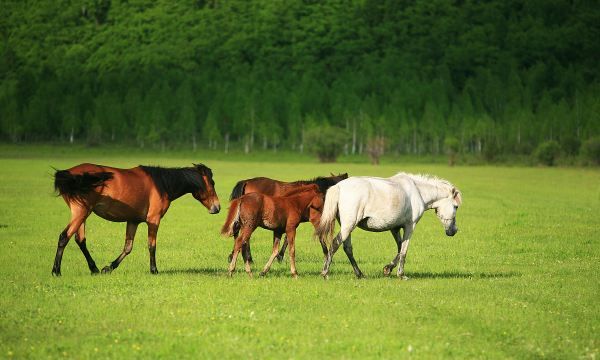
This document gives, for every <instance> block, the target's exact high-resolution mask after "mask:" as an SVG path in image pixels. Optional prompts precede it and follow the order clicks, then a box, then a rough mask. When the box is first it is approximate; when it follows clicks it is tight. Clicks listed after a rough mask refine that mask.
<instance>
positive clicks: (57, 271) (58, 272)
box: [52, 269, 61, 277]
mask: <svg viewBox="0 0 600 360" xmlns="http://www.w3.org/2000/svg"><path fill="white" fill-rule="evenodd" d="M52 276H56V277H59V276H61V274H60V270H54V269H52Z"/></svg>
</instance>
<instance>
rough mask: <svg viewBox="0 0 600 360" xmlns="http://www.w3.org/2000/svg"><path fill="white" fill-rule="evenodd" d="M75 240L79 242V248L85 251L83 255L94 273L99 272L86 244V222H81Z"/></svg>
mask: <svg viewBox="0 0 600 360" xmlns="http://www.w3.org/2000/svg"><path fill="white" fill-rule="evenodd" d="M75 242H77V245H79V249H80V250H81V252H82V253H83V256H85V260H86V261H87V263H88V267H89V268H90V271H91V272H92V275H95V274H98V273H99V272H100V271H99V270H98V267H97V266H96V262H94V259H92V256H91V255H90V252H89V251H88V249H87V246H86V244H85V242H86V241H85V222H84V223H82V224H81V226H80V227H79V229H78V230H77V233H75Z"/></svg>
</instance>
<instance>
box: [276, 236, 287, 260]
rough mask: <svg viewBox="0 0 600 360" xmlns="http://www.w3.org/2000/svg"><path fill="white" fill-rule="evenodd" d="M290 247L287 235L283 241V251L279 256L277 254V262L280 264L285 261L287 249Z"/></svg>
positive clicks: (280, 251)
mask: <svg viewBox="0 0 600 360" xmlns="http://www.w3.org/2000/svg"><path fill="white" fill-rule="evenodd" d="M287 246H288V240H287V235H286V236H285V238H284V239H283V244H281V250H279V254H277V261H278V262H282V261H283V256H284V255H285V249H286V248H287Z"/></svg>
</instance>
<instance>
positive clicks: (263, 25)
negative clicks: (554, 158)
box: [0, 0, 600, 159]
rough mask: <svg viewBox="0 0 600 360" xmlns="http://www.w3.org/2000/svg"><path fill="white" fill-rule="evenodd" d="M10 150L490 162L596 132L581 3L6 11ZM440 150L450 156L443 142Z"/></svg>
mask: <svg viewBox="0 0 600 360" xmlns="http://www.w3.org/2000/svg"><path fill="white" fill-rule="evenodd" d="M2 7H3V10H2V11H1V12H0V37H1V40H2V44H1V45H0V81H1V83H0V124H1V128H0V141H3V142H15V143H29V142H52V143H64V144H68V143H86V144H89V145H98V144H100V145H103V144H110V143H119V144H127V145H131V146H139V147H145V148H156V149H169V148H189V149H194V150H195V149H197V148H211V149H220V150H222V151H225V152H227V151H230V149H237V150H239V151H244V152H252V151H256V150H272V151H280V150H288V151H306V149H305V147H306V146H307V144H306V142H307V139H306V136H307V134H308V133H310V131H311V129H315V128H316V129H323V128H329V129H335V131H336V132H337V133H338V134H341V135H343V137H342V138H343V140H342V141H343V142H344V145H343V148H344V151H345V152H346V153H349V154H361V153H363V152H366V151H367V149H368V148H369V147H372V146H373V144H379V146H380V147H381V148H382V151H385V152H389V153H395V154H416V155H422V154H433V155H435V154H442V153H443V152H444V147H445V146H446V145H447V144H455V146H456V151H458V152H461V153H467V154H476V155H480V156H482V157H484V158H487V159H493V158H494V157H496V156H498V155H499V154H508V155H511V154H514V155H519V154H521V155H529V154H531V153H532V152H533V151H534V150H535V149H536V147H537V146H538V145H539V144H542V143H544V142H547V141H554V142H556V143H557V144H559V146H560V148H561V151H562V152H563V153H564V154H567V155H574V156H575V155H577V154H578V153H579V151H580V147H581V144H583V143H585V142H586V141H588V140H590V139H593V138H597V137H598V136H599V135H600V82H599V80H600V66H599V63H598V59H600V41H598V39H599V38H600V6H598V2H597V1H585V0H581V1H580V0H527V1H525V0H490V1H476V0H455V1H448V0H431V1H408V0H329V1H325V0H252V1H249V0H195V1H192V0H186V1H167V0H160V1H150V0H83V1H68V0H61V1H58V0H36V1H29V0H28V1H24V0H5V1H3V5H2ZM445 144H446V145H445Z"/></svg>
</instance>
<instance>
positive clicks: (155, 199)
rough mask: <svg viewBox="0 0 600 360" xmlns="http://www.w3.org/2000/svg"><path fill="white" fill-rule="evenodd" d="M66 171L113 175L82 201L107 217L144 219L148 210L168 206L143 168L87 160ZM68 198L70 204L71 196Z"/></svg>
mask: <svg viewBox="0 0 600 360" xmlns="http://www.w3.org/2000/svg"><path fill="white" fill-rule="evenodd" d="M67 171H68V172H69V173H70V174H72V175H75V176H77V175H80V176H83V175H85V174H89V175H95V174H110V177H109V178H107V179H106V180H104V181H103V182H102V183H101V184H98V186H95V187H94V188H93V189H91V190H90V191H89V192H88V193H87V194H85V195H84V196H82V197H80V201H79V202H80V203H84V204H85V205H86V206H87V207H89V208H90V209H91V210H92V211H93V212H94V213H96V214H97V215H98V216H100V217H102V218H104V219H106V220H110V221H135V222H143V221H146V218H147V216H148V213H149V211H155V212H159V213H160V212H164V211H166V208H168V204H166V205H165V204H164V201H163V200H164V199H162V196H161V195H160V194H159V192H158V190H157V189H156V186H154V183H153V182H152V179H151V178H150V177H149V176H148V175H147V174H146V173H145V172H144V171H143V170H142V169H141V168H140V167H135V168H131V169H121V168H115V167H110V166H103V165H95V164H89V163H85V164H80V165H77V166H75V167H72V168H70V169H68V170H67ZM65 200H66V201H67V203H69V205H70V203H71V199H68V198H66V199H65ZM81 200H83V201H81Z"/></svg>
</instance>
